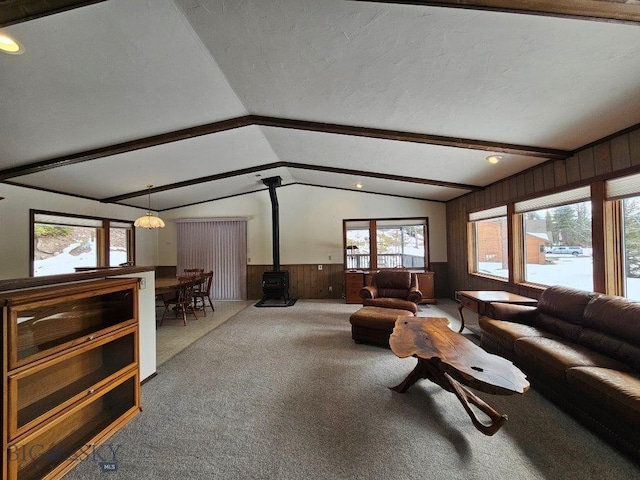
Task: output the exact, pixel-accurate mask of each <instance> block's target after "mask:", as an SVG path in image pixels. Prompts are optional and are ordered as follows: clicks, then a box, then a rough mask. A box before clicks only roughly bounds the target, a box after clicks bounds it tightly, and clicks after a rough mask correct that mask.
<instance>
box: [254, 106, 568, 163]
mask: <svg viewBox="0 0 640 480" xmlns="http://www.w3.org/2000/svg"><path fill="white" fill-rule="evenodd" d="M251 119H252V122H253V123H254V124H255V125H261V126H264V127H276V128H288V129H292V130H306V131H311V132H321V133H333V134H337V135H351V136H356V137H367V138H379V139H383V140H393V141H397V142H411V143H423V144H428V145H442V146H446V147H456V148H466V149H472V150H483V151H488V152H498V153H511V154H514V155H526V156H529V157H538V158H540V157H541V158H549V159H556V160H557V159H563V158H567V157H568V156H569V155H570V152H568V151H565V150H556V149H550V148H541V147H532V146H525V145H514V144H510V143H498V142H488V141H485V140H473V139H468V138H456V137H445V136H441V135H430V134H425V133H415V132H403V131H399V130H385V129H380V128H368V127H355V126H353V125H340V124H335V123H323V122H312V121H307V120H292V119H287V118H275V117H262V116H258V115H251Z"/></svg>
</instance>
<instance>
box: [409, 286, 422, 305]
mask: <svg viewBox="0 0 640 480" xmlns="http://www.w3.org/2000/svg"><path fill="white" fill-rule="evenodd" d="M407 300H409V301H411V302H413V303H420V302H421V301H422V292H421V291H420V290H418V287H411V289H410V290H409V293H408V294H407Z"/></svg>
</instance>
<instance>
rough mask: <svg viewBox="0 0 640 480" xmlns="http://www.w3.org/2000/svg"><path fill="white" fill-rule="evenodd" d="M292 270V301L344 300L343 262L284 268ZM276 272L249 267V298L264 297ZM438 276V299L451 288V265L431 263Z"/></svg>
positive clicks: (290, 288)
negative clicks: (267, 278)
mask: <svg viewBox="0 0 640 480" xmlns="http://www.w3.org/2000/svg"><path fill="white" fill-rule="evenodd" d="M280 268H281V269H282V270H288V271H289V282H290V284H289V294H290V296H291V298H298V299H301V298H308V299H323V298H335V299H343V298H344V293H345V292H344V279H345V276H344V265H343V264H342V263H325V264H322V270H318V264H316V263H314V264H312V265H309V264H298V265H281V267H280ZM271 269H272V266H271V265H247V295H248V297H247V298H249V299H258V298H262V274H263V273H264V272H266V271H270V270H271ZM431 270H432V271H433V272H434V274H435V294H436V298H437V297H438V296H440V295H443V296H444V295H445V294H446V292H447V289H448V282H447V280H446V277H447V264H446V262H442V263H431Z"/></svg>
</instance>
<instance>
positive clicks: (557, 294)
mask: <svg viewBox="0 0 640 480" xmlns="http://www.w3.org/2000/svg"><path fill="white" fill-rule="evenodd" d="M599 295H600V294H599V293H593V292H585V291H583V290H576V289H574V288H569V287H562V286H553V287H549V288H546V289H545V290H544V291H543V292H542V294H541V295H540V298H539V299H538V310H539V311H540V312H541V313H543V314H545V315H547V316H549V317H557V318H561V319H563V320H566V321H568V322H570V323H574V324H578V325H579V324H581V323H582V317H583V313H584V309H585V307H586V306H587V304H588V303H589V302H590V301H591V300H592V299H593V298H595V297H597V296H599ZM536 326H538V325H536ZM540 327H541V328H545V326H544V325H540Z"/></svg>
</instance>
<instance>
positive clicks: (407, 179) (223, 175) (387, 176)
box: [100, 162, 484, 203]
mask: <svg viewBox="0 0 640 480" xmlns="http://www.w3.org/2000/svg"><path fill="white" fill-rule="evenodd" d="M274 168H292V169H296V168H297V169H300V170H312V171H316V172H327V173H337V174H341V175H353V176H356V177H368V178H379V179H383V180H392V181H396V182H407V183H418V184H421V185H431V186H436V187H445V188H455V189H458V190H466V191H470V192H475V191H480V190H483V188H484V187H479V186H477V185H467V184H464V183H453V182H445V181H441V180H431V179H428V178H416V177H405V176H402V175H392V174H387V173H378V172H369V171H364V170H350V169H348V168H338V167H326V166H324V165H308V164H304V163H294V162H273V163H267V164H264V165H257V166H255V167H249V168H242V169H239V170H231V171H229V172H224V173H218V174H215V175H207V176H206V177H198V178H193V179H190V180H184V181H181V182H175V183H170V184H167V185H161V186H157V187H152V188H151V189H144V190H137V191H135V192H129V193H123V194H121V195H116V196H113V197H108V198H103V199H101V200H100V201H101V202H103V203H115V202H121V201H123V200H128V199H130V198H136V197H142V196H144V195H147V194H148V193H158V192H166V191H168V190H175V189H177V188H186V187H190V186H192V185H198V184H200V183H207V182H213V181H216V180H223V179H225V178H232V177H237V176H239V175H249V174H251V173H257V172H262V171H265V170H272V169H274Z"/></svg>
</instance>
